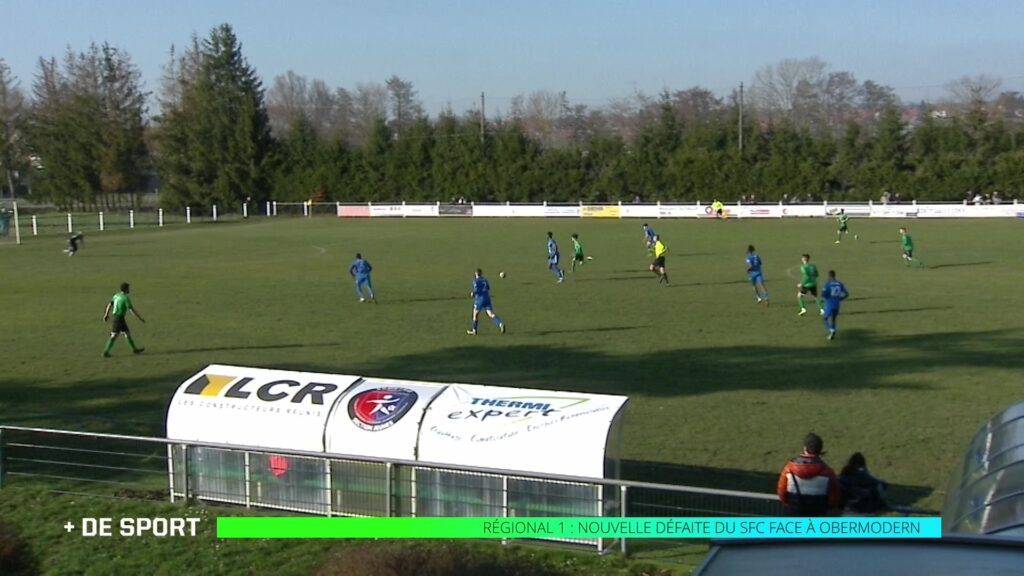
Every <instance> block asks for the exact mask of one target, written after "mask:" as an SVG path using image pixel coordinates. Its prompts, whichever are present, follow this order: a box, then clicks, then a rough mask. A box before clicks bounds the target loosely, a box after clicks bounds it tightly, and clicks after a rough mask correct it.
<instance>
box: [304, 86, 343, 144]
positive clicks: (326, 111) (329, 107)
mask: <svg viewBox="0 0 1024 576" xmlns="http://www.w3.org/2000/svg"><path fill="white" fill-rule="evenodd" d="M306 101H307V103H308V106H309V108H308V110H307V115H308V116H309V120H310V123H311V124H312V125H313V128H314V129H315V130H316V132H317V134H319V135H320V136H322V137H323V136H327V135H329V134H332V133H334V132H336V131H337V128H338V126H337V124H336V114H335V109H334V108H335V100H334V93H333V92H332V91H331V89H330V88H329V87H328V86H327V83H326V82H324V81H323V80H320V79H319V78H315V79H313V81H312V82H310V84H309V91H308V92H307V93H306Z"/></svg>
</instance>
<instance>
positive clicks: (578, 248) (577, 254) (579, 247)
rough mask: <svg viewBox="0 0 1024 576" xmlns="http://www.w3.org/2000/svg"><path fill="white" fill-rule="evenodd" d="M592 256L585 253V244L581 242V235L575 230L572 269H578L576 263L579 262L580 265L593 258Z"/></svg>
mask: <svg viewBox="0 0 1024 576" xmlns="http://www.w3.org/2000/svg"><path fill="white" fill-rule="evenodd" d="M593 259H594V258H593V257H591V256H584V255H583V244H580V235H579V234H576V233H575V232H574V233H573V235H572V271H573V272H575V271H576V263H577V262H579V263H580V266H583V264H584V263H585V262H586V261H587V260H593Z"/></svg>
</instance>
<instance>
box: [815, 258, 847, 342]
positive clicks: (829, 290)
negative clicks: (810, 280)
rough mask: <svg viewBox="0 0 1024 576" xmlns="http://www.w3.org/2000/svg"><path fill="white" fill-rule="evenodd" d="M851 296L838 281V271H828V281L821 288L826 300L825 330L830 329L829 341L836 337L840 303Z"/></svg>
mask: <svg viewBox="0 0 1024 576" xmlns="http://www.w3.org/2000/svg"><path fill="white" fill-rule="evenodd" d="M849 295H850V293H849V292H847V291H846V286H844V285H843V283H842V282H840V281H839V280H836V271H835V270H829V271H828V280H827V281H826V282H825V285H824V286H822V287H821V296H822V298H823V299H824V300H825V328H827V329H828V339H829V340H832V339H834V338H835V337H836V318H837V317H838V316H839V303H840V302H842V301H843V300H846V298H847V297H848V296H849Z"/></svg>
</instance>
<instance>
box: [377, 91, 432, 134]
mask: <svg viewBox="0 0 1024 576" xmlns="http://www.w3.org/2000/svg"><path fill="white" fill-rule="evenodd" d="M384 85H385V86H386V87H387V90H388V103H389V104H390V105H391V126H392V129H393V130H394V132H395V135H396V136H400V135H401V133H402V130H403V129H405V128H406V127H408V126H411V125H412V123H413V122H415V121H416V120H417V119H419V118H420V117H422V116H423V105H422V104H420V101H419V100H418V99H417V98H416V90H415V89H414V88H413V87H412V82H409V81H408V80H402V79H401V78H399V77H398V76H391V78H388V79H387V80H386V81H385V82H384Z"/></svg>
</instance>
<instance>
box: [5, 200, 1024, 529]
mask: <svg viewBox="0 0 1024 576" xmlns="http://www.w3.org/2000/svg"><path fill="white" fill-rule="evenodd" d="M640 224H641V222H639V221H619V220H614V221H597V220H570V219H565V220H515V219H508V220H502V219H493V220H468V219H467V220H450V219H445V220H434V219H430V220H413V219H405V220H372V221H370V220H344V221H342V220H336V219H333V218H332V219H328V218H324V219H312V220H306V219H281V220H276V221H266V220H255V221H250V222H245V223H240V222H239V223H222V224H217V225H213V224H193V225H192V226H189V227H185V226H178V227H172V228H166V229H162V230H153V229H149V230H135V231H128V230H119V231H113V232H104V233H98V232H93V233H89V232H87V242H86V244H85V246H84V248H83V249H82V251H81V252H79V254H78V255H77V256H75V257H73V258H68V257H66V256H65V255H63V254H62V253H61V249H62V248H63V244H62V240H61V239H60V237H53V236H51V237H40V238H34V239H33V238H29V239H28V240H27V241H26V244H25V245H23V246H21V247H13V246H10V245H0V269H2V270H3V271H4V278H5V282H4V302H5V305H4V307H3V312H4V314H3V322H4V324H5V329H4V330H3V331H2V333H0V334H2V335H0V349H2V350H4V362H3V367H4V374H3V377H2V378H0V422H3V423H6V424H23V425H37V426H54V427H67V428H75V429H89V430H102V431H111V432H122V433H135V434H147V435H162V434H163V431H164V430H163V416H164V410H165V408H166V406H167V402H168V399H169V397H170V394H171V393H172V392H173V390H174V389H175V387H176V386H177V385H178V384H179V383H180V382H181V381H182V379H183V378H184V377H186V376H188V375H189V374H192V373H194V372H196V371H197V370H199V369H200V368H202V367H203V366H205V365H206V364H209V363H226V364H241V365H252V366H265V367H278V368H296V369H298V368H301V369H304V370H311V371H325V372H343V373H354V374H365V375H374V376H381V377H393V378H414V379H424V380H437V381H455V382H469V383H483V384H494V385H509V386H512V385H514V386H523V387H537V388H551V389H560V390H583V391H590V392H602V393H613V394H625V395H628V396H629V397H630V408H629V410H628V412H627V417H626V425H625V430H624V435H625V446H624V453H625V458H626V459H627V460H628V462H627V463H626V466H625V469H626V471H627V473H628V474H629V475H630V476H632V477H635V478H639V479H644V480H656V481H668V482H675V483H689V484H698V485H707V486H719V487H721V486H724V487H731V488H739V489H745V490H754V491H760V492H771V491H773V490H774V482H775V478H776V475H777V473H778V470H779V468H780V467H781V466H782V464H783V462H784V461H785V460H786V458H788V457H790V456H791V455H792V454H793V453H794V452H795V451H797V450H798V449H799V447H800V446H799V444H800V441H801V439H802V438H803V436H804V434H805V433H806V432H807V431H809V430H814V431H816V432H818V433H819V434H821V435H822V436H823V437H824V438H825V444H826V450H827V451H828V455H827V456H826V459H827V460H828V461H829V462H830V463H831V464H832V465H833V466H834V467H836V468H838V467H841V466H842V464H843V463H844V460H845V458H846V456H848V455H849V454H850V453H851V452H853V451H858V450H859V451H862V452H864V453H865V455H866V456H867V459H868V462H869V465H870V467H871V469H872V471H873V472H875V473H876V474H878V475H880V476H882V477H884V478H886V479H887V480H888V481H890V482H891V483H893V484H895V485H896V490H895V497H896V499H897V500H899V501H900V502H901V503H903V504H914V505H918V506H922V507H927V508H940V507H941V505H942V502H943V498H944V493H943V490H944V488H945V486H946V485H947V483H948V481H949V478H950V475H951V474H952V473H953V469H954V466H955V463H956V462H957V460H958V459H959V457H960V454H961V451H962V450H963V448H964V447H965V446H966V443H967V442H968V440H969V439H970V437H971V436H972V435H973V434H974V432H975V431H976V430H977V428H978V426H979V425H980V424H981V423H982V422H983V421H984V420H985V419H986V418H987V417H988V416H990V415H991V414H992V413H994V412H995V411H997V410H999V409H1000V408H1002V407H1004V406H1005V405H1007V404H1009V403H1010V402H1013V401H1018V400H1020V381H1019V374H1020V370H1021V369H1022V368H1024V355H1022V354H1021V353H1020V351H1021V349H1022V345H1024V313H1022V312H1021V311H1020V308H1019V305H1018V302H1019V296H1018V295H1019V291H1020V280H1021V279H1022V273H1021V270H1024V255H1022V252H1021V251H1020V248H1019V247H1020V243H1021V235H1022V232H1024V228H1022V225H1024V224H1022V223H1021V222H1018V221H1012V220H994V221H984V220H975V221H967V220H956V221H952V220H951V221H937V220H936V221H909V222H904V221H897V220H870V221H869V220H853V221H851V231H852V232H856V233H858V234H859V235H860V239H859V240H857V241H853V240H848V241H844V242H843V243H842V244H840V245H834V244H833V240H834V239H835V237H834V224H833V223H832V222H830V221H824V220H798V221H789V220H787V221H749V220H748V221H724V222H717V221H652V222H651V224H652V225H653V226H654V228H655V229H656V230H657V231H658V233H660V234H661V235H662V236H663V238H664V240H665V242H666V244H667V245H668V246H669V249H670V253H669V257H668V269H669V275H670V277H671V279H672V285H671V287H667V288H666V287H664V286H659V285H658V284H657V282H656V280H655V278H654V276H653V275H651V274H650V273H649V272H647V271H646V266H647V263H648V257H647V255H646V253H645V252H644V250H643V247H642V245H641V232H640ZM900 224H908V225H909V226H910V232H911V234H912V235H913V237H914V240H915V243H916V245H917V250H916V255H918V256H920V257H921V258H922V259H924V260H925V261H926V262H927V265H928V266H927V267H925V268H910V269H907V268H905V267H904V266H903V264H902V263H901V260H900V253H899V243H898V238H897V228H898V226H899V225H900ZM547 230H551V231H553V232H555V233H556V238H557V239H558V240H559V241H560V244H561V246H562V249H563V251H568V250H570V248H569V246H570V244H571V243H570V241H569V234H570V233H571V232H578V233H579V234H580V236H581V240H582V242H583V244H584V246H585V248H586V251H587V253H588V254H590V255H592V256H594V258H595V259H594V260H593V261H591V262H589V263H588V264H587V265H586V266H585V267H584V268H583V269H582V270H578V271H577V272H576V273H575V274H568V273H567V276H568V278H567V280H566V283H565V284H563V285H556V284H555V282H554V277H553V275H552V274H551V273H550V272H547V271H546V269H545V249H544V240H545V232H546V231H547ZM748 243H753V244H755V245H756V246H757V248H758V251H759V252H760V254H761V255H762V257H763V258H764V260H765V271H766V278H767V282H768V287H769V289H770V290H771V294H772V306H771V307H770V308H766V307H765V306H763V305H760V306H759V305H757V304H756V303H755V302H754V299H753V294H752V291H751V289H750V286H749V285H748V284H747V282H746V278H745V273H744V264H743V256H744V251H745V248H746V245H747V244H748ZM357 251H361V252H362V253H363V254H364V255H365V256H366V257H367V258H368V259H369V260H370V261H371V262H372V263H373V265H374V276H373V282H374V286H375V288H376V289H377V291H378V295H379V299H380V304H379V305H377V306H371V305H367V304H363V305H360V304H359V303H358V302H357V301H356V299H355V296H354V293H353V290H352V283H351V281H350V279H349V278H348V276H347V274H346V269H347V267H348V265H349V263H350V261H351V260H352V257H353V255H354V254H355V252H357ZM803 252H809V253H810V254H811V255H812V259H813V261H814V262H816V263H817V264H818V266H819V268H820V269H821V271H822V275H823V276H824V274H825V272H826V271H827V270H829V269H835V270H836V271H837V272H838V275H839V278H840V279H841V280H842V281H843V282H845V284H846V285H847V287H848V288H849V290H850V292H851V298H850V299H849V300H848V301H847V302H846V303H844V305H843V311H842V315H841V316H840V319H839V337H838V339H837V340H835V341H833V342H828V341H826V339H825V335H826V332H825V330H824V328H823V326H822V324H821V321H820V319H819V318H818V317H816V316H813V315H811V314H809V315H808V316H805V317H797V315H796V312H797V307H796V303H795V301H794V300H795V298H794V293H795V283H796V279H795V278H794V277H793V275H795V274H796V267H797V266H798V265H799V256H800V254H801V253H803ZM478 266H479V267H482V268H483V269H484V272H485V274H486V275H487V276H488V277H489V278H490V280H491V284H492V288H493V298H494V304H495V310H496V312H498V314H500V315H501V316H502V317H503V318H504V319H505V321H506V322H507V324H508V326H509V333H508V334H506V335H504V336H501V335H500V334H499V333H498V331H497V329H496V328H495V327H494V326H493V325H491V324H490V323H488V322H481V335H480V336H477V337H475V338H472V337H469V336H467V335H466V334H465V330H466V328H468V324H469V315H470V311H471V306H472V302H471V300H470V298H469V297H468V296H469V289H470V280H471V278H472V270H473V269H474V268H476V267H478ZM501 270H504V271H505V272H507V273H508V277H507V278H506V279H504V280H501V279H499V278H498V272H499V271H501ZM125 280H126V281H130V282H131V283H132V296H133V300H134V301H135V303H136V305H137V306H138V307H139V310H140V311H141V313H142V315H143V316H144V317H145V318H146V320H147V323H146V324H141V323H139V322H137V321H136V322H134V323H132V324H131V325H132V328H133V332H134V333H135V336H136V338H137V340H138V342H139V343H140V344H141V345H143V346H145V347H146V352H145V354H143V355H141V356H133V355H131V354H130V353H129V351H128V349H127V346H126V344H125V343H124V342H123V341H121V342H118V345H117V346H116V347H115V349H114V357H113V358H110V359H103V358H101V356H100V353H101V351H102V347H103V343H104V340H105V338H106V336H107V328H106V326H105V325H104V324H103V323H102V322H101V317H102V312H103V307H104V306H105V304H106V302H107V300H108V299H109V297H110V296H111V295H112V294H113V293H114V292H115V291H116V289H117V285H118V284H119V283H120V282H121V281H125ZM3 492H4V491H3V490H0V498H2V497H3ZM75 505H76V506H78V505H81V503H79V502H76V504H75ZM65 540H66V538H65V539H61V540H60V542H64V541H65Z"/></svg>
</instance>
